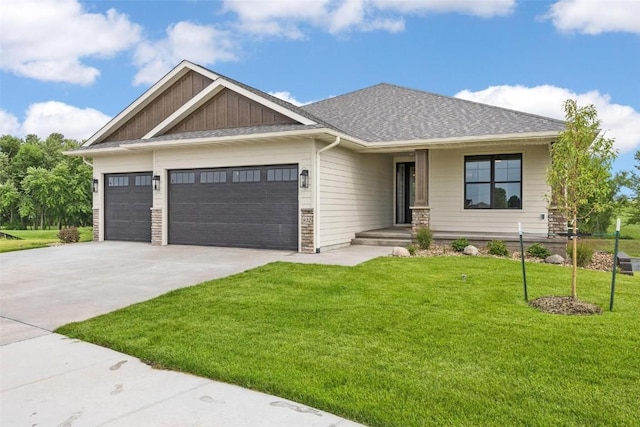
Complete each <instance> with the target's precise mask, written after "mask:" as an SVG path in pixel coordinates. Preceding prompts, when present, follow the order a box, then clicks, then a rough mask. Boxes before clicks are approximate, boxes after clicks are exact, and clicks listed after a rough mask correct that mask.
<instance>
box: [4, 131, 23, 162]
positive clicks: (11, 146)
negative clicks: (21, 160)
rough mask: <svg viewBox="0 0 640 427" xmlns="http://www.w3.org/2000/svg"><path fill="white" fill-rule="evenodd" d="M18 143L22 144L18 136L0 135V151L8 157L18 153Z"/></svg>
mask: <svg viewBox="0 0 640 427" xmlns="http://www.w3.org/2000/svg"><path fill="white" fill-rule="evenodd" d="M20 144H22V141H21V140H20V138H16V137H15V136H10V135H3V136H2V137H0V151H1V152H3V153H4V154H6V155H7V157H8V158H10V159H11V158H13V156H15V155H16V154H18V150H20Z"/></svg>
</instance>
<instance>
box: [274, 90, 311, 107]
mask: <svg viewBox="0 0 640 427" xmlns="http://www.w3.org/2000/svg"><path fill="white" fill-rule="evenodd" d="M269 95H273V96H275V97H276V98H280V99H282V100H283V101H287V102H289V103H291V104H293V105H297V106H298V107H299V106H301V105H304V104H308V102H300V101H298V100H297V99H296V98H295V97H294V96H293V95H291V93H290V92H287V91H278V92H269Z"/></svg>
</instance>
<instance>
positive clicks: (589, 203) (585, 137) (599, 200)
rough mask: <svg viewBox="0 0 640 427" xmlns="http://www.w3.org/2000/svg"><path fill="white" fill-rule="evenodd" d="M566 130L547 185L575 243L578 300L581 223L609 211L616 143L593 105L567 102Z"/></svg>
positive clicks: (573, 279) (554, 153) (555, 149)
mask: <svg viewBox="0 0 640 427" xmlns="http://www.w3.org/2000/svg"><path fill="white" fill-rule="evenodd" d="M563 107H564V112H565V120H566V129H565V130H564V131H562V132H561V133H560V135H559V137H558V140H557V141H556V142H555V143H553V144H552V145H551V166H550V167H549V170H548V171H547V182H548V184H549V186H550V187H551V200H552V203H553V204H554V205H555V207H556V209H558V210H559V211H560V212H562V213H563V214H564V215H565V217H566V218H567V219H568V221H569V224H570V227H571V230H572V232H573V233H572V234H573V236H574V238H573V241H572V242H571V243H572V245H573V252H572V253H573V257H572V258H573V259H572V261H573V272H572V275H571V296H572V297H573V298H577V296H578V295H577V277H578V264H577V258H578V257H577V253H578V248H577V243H578V239H577V235H578V223H579V221H586V220H587V219H588V218H589V217H590V216H591V215H593V214H594V213H599V212H603V211H605V210H606V209H607V208H609V207H610V206H611V204H612V203H613V202H612V200H611V179H612V176H611V164H612V162H613V160H614V159H615V157H616V152H615V151H614V149H613V140H612V139H608V138H605V137H604V135H603V133H602V132H601V127H600V120H599V119H598V112H597V110H596V108H595V107H594V106H593V105H587V106H584V107H581V106H578V104H577V102H576V101H575V100H572V99H568V100H566V101H565V102H564V105H563Z"/></svg>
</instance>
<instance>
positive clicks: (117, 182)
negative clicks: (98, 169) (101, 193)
mask: <svg viewBox="0 0 640 427" xmlns="http://www.w3.org/2000/svg"><path fill="white" fill-rule="evenodd" d="M128 186H129V177H128V176H110V177H109V187H128Z"/></svg>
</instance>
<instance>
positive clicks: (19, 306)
mask: <svg viewBox="0 0 640 427" xmlns="http://www.w3.org/2000/svg"><path fill="white" fill-rule="evenodd" d="M389 253H390V248H380V247H365V246H357V247H356V246H354V247H346V248H344V249H338V250H335V251H330V252H325V253H321V254H315V255H305V254H298V253H292V252H283V251H263V250H250V249H232V248H209V247H194V246H165V247H154V246H151V245H148V244H141V243H127V242H101V243H81V244H74V245H64V246H57V247H51V248H43V249H33V250H28V251H20V252H11V253H5V254H0V290H1V292H0V295H1V296H0V313H1V317H0V322H1V323H0V345H1V347H0V366H1V368H2V369H1V370H0V401H1V402H2V403H1V404H2V407H1V411H0V412H1V415H0V424H1V425H3V426H4V425H7V426H9V425H38V426H46V425H53V426H58V425H59V426H74V427H76V426H81V425H86V426H97V425H109V426H126V425H136V426H145V425H175V426H184V425H190V426H254V425H255V426H257V425H260V426H270V425H273V426H338V425H339V426H356V425H357V424H355V423H352V422H349V421H347V420H343V419H341V418H339V417H336V416H334V415H331V414H328V413H325V412H321V411H318V410H316V409H313V408H308V407H305V406H303V405H300V404H297V403H295V402H291V401H287V400H284V399H280V398H277V397H274V396H268V395H265V394H262V393H257V392H253V391H250V390H246V389H242V388H240V387H236V386H232V385H228V384H223V383H217V382H214V381H210V380H207V379H203V378H198V377H194V376H191V375H186V374H181V373H176V372H170V371H160V370H155V369H152V368H150V367H149V366H147V365H145V364H143V363H141V362H140V361H139V360H138V359H135V358H133V357H131V356H127V355H124V354H122V353H118V352H115V351H112V350H109V349H105V348H103V347H99V346H95V345H92V344H88V343H84V342H80V341H76V340H70V339H67V338H66V337H63V336H61V335H58V334H53V333H52V332H51V331H52V330H54V329H55V328H57V327H58V326H62V325H64V324H66V323H69V322H72V321H79V320H85V319H88V318H90V317H93V316H96V315H99V314H103V313H108V312H110V311H113V310H115V309H118V308H121V307H125V306H128V305H130V304H133V303H136V302H141V301H145V300H148V299H150V298H153V297H155V296H158V295H161V294H163V293H166V292H168V291H170V290H173V289H177V288H180V287H185V286H191V285H195V284H197V283H200V282H203V281H205V280H210V279H214V278H219V277H224V276H228V275H230V274H235V273H239V272H242V271H245V270H247V269H250V268H254V267H258V266H260V265H263V264H266V263H269V262H273V261H290V262H304V263H319V264H339V265H355V264H358V263H360V262H363V261H366V260H368V259H371V258H374V257H377V256H382V255H387V254H389Z"/></svg>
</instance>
